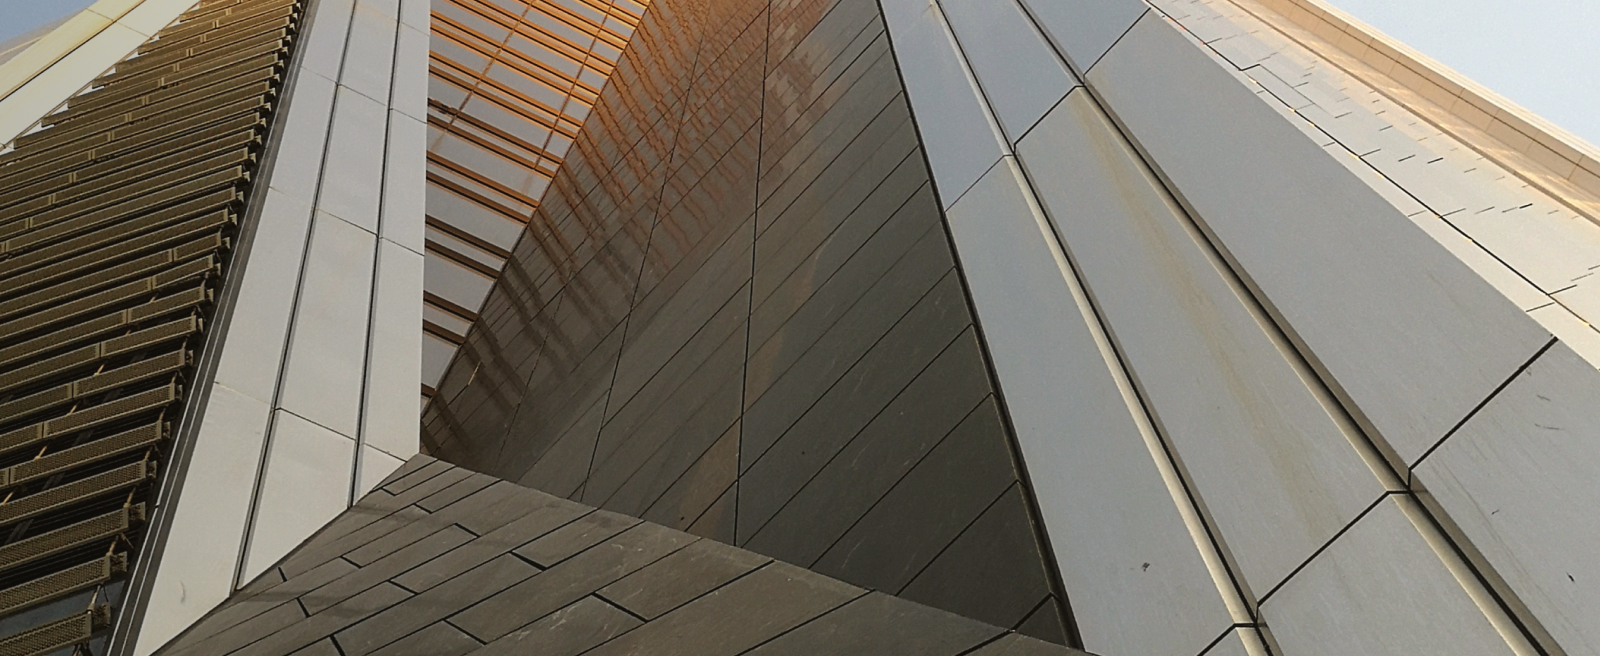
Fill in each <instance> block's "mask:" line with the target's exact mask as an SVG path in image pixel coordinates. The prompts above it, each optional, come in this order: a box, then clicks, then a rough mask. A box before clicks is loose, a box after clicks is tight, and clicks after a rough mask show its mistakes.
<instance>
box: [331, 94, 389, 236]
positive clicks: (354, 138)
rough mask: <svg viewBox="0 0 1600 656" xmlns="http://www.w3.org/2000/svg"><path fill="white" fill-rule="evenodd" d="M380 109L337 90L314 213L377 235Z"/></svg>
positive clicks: (383, 118) (383, 115)
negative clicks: (319, 213)
mask: <svg viewBox="0 0 1600 656" xmlns="http://www.w3.org/2000/svg"><path fill="white" fill-rule="evenodd" d="M388 119H389V113H388V111H387V110H386V108H385V107H384V105H383V104H382V103H380V102H378V101H375V100H373V99H371V98H368V97H366V96H363V95H361V94H359V93H356V92H354V91H352V90H351V88H350V87H346V86H342V85H341V86H340V87H339V89H338V91H337V93H336V94H335V95H334V105H333V127H332V128H331V130H330V131H329V133H328V158H327V163H326V168H325V169H324V172H323V175H322V187H321V189H320V191H319V192H318V194H317V210H318V211H322V212H328V213H329V214H332V215H334V216H337V217H339V218H341V219H344V220H346V221H349V222H350V223H353V224H355V225H358V226H361V227H362V228H363V229H365V230H367V231H368V232H374V233H375V232H377V231H378V197H379V195H381V194H382V191H383V190H382V185H383V170H384V163H383V153H384V141H385V133H386V130H385V127H386V125H387V124H388Z"/></svg>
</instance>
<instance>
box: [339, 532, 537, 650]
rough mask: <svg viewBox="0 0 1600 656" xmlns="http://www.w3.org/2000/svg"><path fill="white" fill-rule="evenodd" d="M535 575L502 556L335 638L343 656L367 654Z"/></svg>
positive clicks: (520, 563)
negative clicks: (342, 651)
mask: <svg viewBox="0 0 1600 656" xmlns="http://www.w3.org/2000/svg"><path fill="white" fill-rule="evenodd" d="M538 571H539V570H538V568H535V567H534V566H532V565H529V564H527V563H525V562H523V561H522V560H521V559H519V558H517V557H515V556H501V557H499V558H496V559H494V560H491V561H489V562H487V563H484V564H483V565H480V566H478V567H476V568H474V569H472V570H471V571H468V572H467V573H465V574H462V575H460V576H457V577H455V578H453V579H450V580H449V581H446V582H445V583H442V584H439V585H437V586H434V587H433V588H430V589H429V590H428V591H426V592H423V593H420V594H418V595H416V596H415V597H411V598H410V599H407V600H405V602H404V603H399V604H393V607H392V608H388V609H387V610H384V611H383V612H381V613H377V614H376V615H374V616H372V617H370V618H367V619H366V620H365V621H362V622H361V623H360V624H355V625H354V626H350V627H349V628H347V629H344V630H342V631H340V632H339V633H338V634H336V635H335V638H336V639H337V640H338V641H339V646H340V647H342V648H343V650H344V656H362V655H364V654H370V653H372V652H374V651H377V650H378V649H379V648H382V647H385V646H387V645H388V644H389V643H391V642H394V641H395V640H398V639H400V638H401V637H403V636H406V635H408V634H410V633H411V632H412V631H416V630H418V629H421V628H423V627H425V626H427V625H429V624H432V623H434V622H437V621H439V620H442V619H444V618H445V617H447V616H449V615H450V614H452V613H455V612H456V611H459V610H461V609H463V608H466V607H468V606H471V605H473V604H475V603H478V602H479V601H482V600H483V599H486V598H488V597H490V596H492V595H494V594H495V593H497V592H500V591H501V590H504V589H506V588H509V587H511V586H513V585H516V584H518V583H520V582H522V581H523V580H525V579H527V578H528V577H530V576H533V575H534V574H537V573H538ZM385 587H392V588H394V589H396V590H399V589H400V588H399V587H397V586H394V585H392V584H385ZM336 608H337V607H336ZM351 623H352V624H353V623H354V622H353V621H352V622H351Z"/></svg>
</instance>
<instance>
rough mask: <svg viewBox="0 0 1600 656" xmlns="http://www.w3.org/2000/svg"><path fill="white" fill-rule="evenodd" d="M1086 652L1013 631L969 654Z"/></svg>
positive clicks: (1015, 655)
mask: <svg viewBox="0 0 1600 656" xmlns="http://www.w3.org/2000/svg"><path fill="white" fill-rule="evenodd" d="M1084 653H1085V652H1081V651H1078V650H1076V649H1068V648H1066V647H1062V646H1060V645H1052V644H1050V643H1048V642H1044V641H1041V640H1034V639H1033V638H1029V637H1027V636H1022V635H1017V634H1015V633H1011V634H1007V635H1006V636H1005V637H1004V638H1001V639H999V640H996V641H994V642H991V643H989V644H987V645H984V646H983V647H981V648H979V649H978V650H976V651H973V652H971V653H970V654H968V656H1066V655H1067V654H1084Z"/></svg>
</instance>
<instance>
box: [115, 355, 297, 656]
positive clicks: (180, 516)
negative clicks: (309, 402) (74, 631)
mask: <svg viewBox="0 0 1600 656" xmlns="http://www.w3.org/2000/svg"><path fill="white" fill-rule="evenodd" d="M203 413H204V414H203V415H202V417H201V420H200V422H201V423H200V433H199V434H200V435H203V436H204V439H199V440H196V441H195V443H194V450H193V451H191V452H190V456H189V462H188V471H187V473H186V474H185V476H184V485H185V488H184V491H185V492H188V493H187V494H180V495H179V497H178V499H177V502H176V504H169V505H168V506H167V507H166V510H165V512H167V513H168V516H167V520H166V521H167V522H168V523H169V526H170V528H169V529H168V532H167V542H166V547H165V548H164V549H163V550H162V560H161V567H160V568H159V569H157V570H156V574H155V583H153V584H152V586H151V589H150V594H149V597H148V602H147V603H148V604H149V606H148V610H147V611H146V612H145V615H144V621H143V622H142V623H141V624H140V625H139V635H138V642H137V644H136V645H135V647H134V651H135V653H136V654H140V655H143V654H149V653H151V652H154V651H155V650H156V648H157V647H160V646H161V645H163V644H165V643H166V642H167V641H168V640H171V639H172V638H173V637H174V636H176V635H178V634H179V633H181V632H182V631H183V630H184V629H187V628H188V627H189V625H190V624H192V623H193V622H194V621H195V620H198V619H200V617H201V616H202V615H205V614H206V612H207V611H210V610H211V609H212V608H214V607H215V606H216V605H217V604H220V603H222V601H223V600H225V599H227V598H228V595H229V594H230V593H232V592H233V582H234V577H233V565H234V563H235V562H236V560H237V558H238V554H239V551H240V548H241V547H242V546H243V542H244V532H245V525H246V520H247V519H248V518H249V517H250V501H251V496H252V495H253V494H254V493H255V479H256V474H257V468H258V467H259V466H260V458H261V448H262V442H263V440H265V439H266V430H267V416H268V414H269V411H268V407H267V404H266V403H264V402H262V401H260V400H257V399H254V398H251V397H249V396H246V395H244V394H241V393H239V392H237V391H234V390H232V389H229V388H228V387H227V386H225V385H220V384H219V385H214V386H212V388H211V395H210V397H209V398H208V400H207V401H206V407H205V409H204V411H203Z"/></svg>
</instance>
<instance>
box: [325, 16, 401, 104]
mask: <svg viewBox="0 0 1600 656" xmlns="http://www.w3.org/2000/svg"><path fill="white" fill-rule="evenodd" d="M379 4H381V3H379ZM379 4H374V3H371V2H368V1H367V0H359V1H358V2H356V7H355V13H354V15H353V16H352V17H351V20H350V37H349V41H348V42H346V44H345V53H344V54H345V62H344V68H343V69H342V70H341V71H340V73H339V84H340V86H345V87H349V88H351V89H354V90H355V91H356V92H357V93H360V94H361V95H364V96H366V97H368V98H371V99H373V100H375V101H377V102H380V103H383V102H387V101H388V99H389V80H390V79H391V78H392V74H393V72H394V54H395V30H396V28H397V27H399V25H400V23H399V21H397V20H396V18H395V15H394V14H393V13H389V12H386V11H384V9H383V8H382V7H381V6H379ZM396 8H398V7H396Z"/></svg>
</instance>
